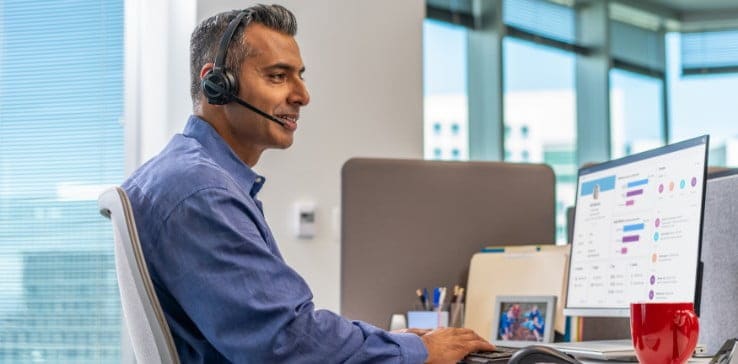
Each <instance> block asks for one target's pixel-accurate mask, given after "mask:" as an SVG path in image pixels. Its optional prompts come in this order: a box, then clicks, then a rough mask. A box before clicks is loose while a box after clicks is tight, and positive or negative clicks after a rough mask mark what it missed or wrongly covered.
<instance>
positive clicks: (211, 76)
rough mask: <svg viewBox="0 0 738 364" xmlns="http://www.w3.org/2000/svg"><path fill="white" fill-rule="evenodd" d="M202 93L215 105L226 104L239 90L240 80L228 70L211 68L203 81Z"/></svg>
mask: <svg viewBox="0 0 738 364" xmlns="http://www.w3.org/2000/svg"><path fill="white" fill-rule="evenodd" d="M201 87H202V93H203V95H205V97H206V98H207V99H208V103H210V104H213V105H225V104H227V103H229V102H230V101H231V100H232V99H233V95H234V94H235V93H236V92H238V91H237V89H238V82H235V79H234V78H233V76H232V75H231V74H230V73H229V72H228V71H225V72H224V71H220V70H217V71H216V70H211V71H209V72H208V73H206V74H205V76H203V78H202V81H201Z"/></svg>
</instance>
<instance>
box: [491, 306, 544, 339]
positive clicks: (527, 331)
mask: <svg viewBox="0 0 738 364" xmlns="http://www.w3.org/2000/svg"><path fill="white" fill-rule="evenodd" d="M555 312H556V296H497V297H496V300H495V306H494V308H493V313H492V335H490V337H491V338H492V342H495V343H500V344H501V345H507V346H524V345H532V344H535V343H550V342H553V338H554V315H555Z"/></svg>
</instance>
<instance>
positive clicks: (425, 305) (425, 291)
mask: <svg viewBox="0 0 738 364" xmlns="http://www.w3.org/2000/svg"><path fill="white" fill-rule="evenodd" d="M429 299H430V298H429V296H428V288H423V309H424V310H426V311H427V310H430V307H429V306H430V304H428V300H429Z"/></svg>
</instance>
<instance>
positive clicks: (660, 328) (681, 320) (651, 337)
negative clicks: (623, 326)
mask: <svg viewBox="0 0 738 364" xmlns="http://www.w3.org/2000/svg"><path fill="white" fill-rule="evenodd" d="M699 331H700V324H699V322H698V320H697V315H696V314H695V313H694V305H693V304H692V303H667V302H648V303H631V304H630V334H631V337H632V338H633V346H634V347H635V352H636V356H637V357H638V361H639V362H640V363H643V364H683V363H686V362H687V360H688V359H689V358H690V357H691V356H692V352H694V348H695V346H697V336H698V335H699Z"/></svg>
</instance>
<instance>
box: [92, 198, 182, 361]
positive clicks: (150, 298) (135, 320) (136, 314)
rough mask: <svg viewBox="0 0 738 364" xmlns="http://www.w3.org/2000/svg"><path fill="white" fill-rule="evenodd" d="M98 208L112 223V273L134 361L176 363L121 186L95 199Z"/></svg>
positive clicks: (166, 327) (167, 329) (167, 328)
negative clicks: (115, 278)
mask: <svg viewBox="0 0 738 364" xmlns="http://www.w3.org/2000/svg"><path fill="white" fill-rule="evenodd" d="M98 207H99V208H100V213H101V214H102V215H103V216H105V217H107V218H109V219H110V220H111V221H112V223H113V233H114V240H115V272H116V275H117V277H118V290H119V291H120V298H121V304H122V305H123V316H124V317H125V322H126V325H127V326H128V332H129V334H130V338H131V343H132V345H133V352H134V354H135V356H136V362H138V363H139V364H147V363H165V364H170V363H173V364H176V363H179V357H178V355H177V350H176V348H175V346H174V340H173V339H172V334H171V332H170V331H169V326H168V325H167V322H166V319H165V318H164V313H163V312H162V309H161V306H160V305H159V300H158V299H157V298H156V293H155V292H154V285H153V284H152V282H151V278H150V277H149V271H148V269H147V268H146V261H145V260H144V256H143V252H142V251H141V243H140V242H139V240H138V230H136V222H135V220H134V219H133V211H132V210H131V203H130V201H129V200H128V196H126V193H125V191H124V190H123V189H121V188H120V187H113V188H110V189H108V190H107V191H105V192H103V193H102V194H101V195H100V197H99V198H98Z"/></svg>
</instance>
